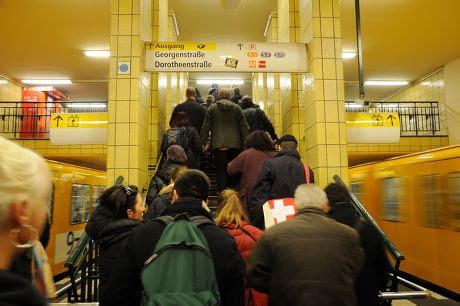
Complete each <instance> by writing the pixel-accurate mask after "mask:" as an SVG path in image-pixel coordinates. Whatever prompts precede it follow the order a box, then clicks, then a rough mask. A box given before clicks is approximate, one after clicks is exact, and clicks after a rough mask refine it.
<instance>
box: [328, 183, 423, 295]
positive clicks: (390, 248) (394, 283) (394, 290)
mask: <svg viewBox="0 0 460 306" xmlns="http://www.w3.org/2000/svg"><path fill="white" fill-rule="evenodd" d="M333 179H334V181H335V182H336V183H338V184H340V185H341V186H342V187H343V188H344V189H345V190H346V191H347V193H348V195H349V196H350V199H351V204H352V205H353V207H354V208H355V209H356V211H357V212H358V213H359V214H360V215H361V217H363V219H364V220H366V222H368V223H369V224H371V225H372V226H373V227H374V228H375V230H376V231H377V233H378V235H379V236H380V239H381V240H382V241H383V245H384V247H385V249H386V250H387V252H388V253H389V254H390V255H391V257H393V259H394V260H395V266H394V268H393V273H392V274H391V285H390V290H391V292H382V293H381V294H380V297H381V298H382V299H384V300H402V299H414V298H427V297H429V296H430V295H431V293H430V292H429V291H428V290H427V289H425V288H423V287H421V286H418V285H416V284H414V283H412V282H409V281H408V280H405V279H403V278H401V277H400V276H398V273H399V267H400V265H401V261H402V260H404V259H405V258H404V255H403V254H402V253H401V252H400V251H399V250H398V249H397V248H396V246H395V245H394V244H393V243H392V242H391V240H390V239H389V238H388V236H387V235H386V234H385V233H384V232H383V231H382V229H381V228H380V227H379V226H378V224H377V222H375V220H374V219H373V218H372V216H371V215H370V214H369V213H368V212H367V211H366V209H365V208H364V207H363V205H362V204H361V203H360V202H359V200H358V198H357V197H356V196H355V195H354V194H353V192H351V191H350V189H349V188H348V186H347V185H345V183H344V182H343V181H342V179H341V178H340V177H339V176H338V175H334V177H333ZM399 282H402V283H403V284H405V285H406V286H408V287H410V288H412V289H414V290H416V291H415V292H414V291H409V292H398V283H399Z"/></svg>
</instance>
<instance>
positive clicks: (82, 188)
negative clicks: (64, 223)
mask: <svg viewBox="0 0 460 306" xmlns="http://www.w3.org/2000/svg"><path fill="white" fill-rule="evenodd" d="M90 188H91V187H90V185H80V184H73V185H72V201H71V208H70V224H77V223H83V222H86V221H88V219H89V204H90Z"/></svg>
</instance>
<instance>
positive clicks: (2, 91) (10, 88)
mask: <svg viewBox="0 0 460 306" xmlns="http://www.w3.org/2000/svg"><path fill="white" fill-rule="evenodd" d="M0 80H5V81H7V83H6V84H0V102H14V101H21V100H22V87H21V86H19V85H17V84H15V83H13V82H10V81H9V80H6V79H3V78H1V77H0Z"/></svg>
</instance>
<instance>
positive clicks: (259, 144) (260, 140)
mask: <svg viewBox="0 0 460 306" xmlns="http://www.w3.org/2000/svg"><path fill="white" fill-rule="evenodd" d="M244 148H245V149H250V148H253V149H256V150H259V151H264V152H266V151H275V146H274V145H273V141H272V140H271V139H270V137H268V135H267V133H265V132H264V131H262V130H255V131H254V132H252V133H251V134H249V135H248V137H247V138H246V141H245V143H244Z"/></svg>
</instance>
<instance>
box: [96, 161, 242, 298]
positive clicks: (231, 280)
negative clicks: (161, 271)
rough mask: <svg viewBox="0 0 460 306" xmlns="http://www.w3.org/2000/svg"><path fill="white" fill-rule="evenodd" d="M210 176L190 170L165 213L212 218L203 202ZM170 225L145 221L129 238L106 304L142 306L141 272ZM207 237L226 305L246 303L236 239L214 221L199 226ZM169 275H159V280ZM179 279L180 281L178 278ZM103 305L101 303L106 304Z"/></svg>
mask: <svg viewBox="0 0 460 306" xmlns="http://www.w3.org/2000/svg"><path fill="white" fill-rule="evenodd" d="M209 186H210V185H209V178H208V177H207V176H206V175H205V174H204V173H203V172H201V171H199V170H187V171H185V172H184V173H182V174H181V175H180V176H179V177H178V178H177V180H176V182H175V184H174V191H173V204H172V206H171V207H170V208H168V209H167V210H166V212H165V215H170V216H175V215H178V214H182V213H187V214H188V215H189V216H205V217H207V218H209V219H210V220H212V217H211V215H210V214H209V213H208V211H207V210H206V209H204V208H203V204H204V203H205V202H207V199H208V194H209ZM165 227H166V225H165V224H164V223H163V222H161V221H153V222H150V223H146V224H143V225H141V226H139V227H138V228H136V229H135V230H133V232H132V234H131V235H130V236H129V237H128V239H127V241H126V243H125V245H124V247H123V249H122V251H121V253H120V254H119V256H118V260H117V262H116V265H115V269H114V271H113V273H112V276H111V278H110V280H109V283H108V285H107V289H106V291H105V293H106V294H105V295H104V305H120V306H123V305H130V306H131V305H133V306H134V305H136V306H138V305H140V304H141V301H142V290H143V288H142V281H141V272H142V269H143V267H144V263H145V261H146V260H147V259H148V258H149V257H150V256H151V255H152V253H153V250H154V248H155V245H156V243H157V242H158V241H159V239H160V237H161V234H162V233H163V230H164V229H165ZM199 228H200V230H201V231H202V232H203V235H204V236H205V238H206V240H207V242H208V245H209V249H210V251H211V255H212V257H213V261H214V270H215V272H216V280H217V284H218V286H219V292H220V297H221V301H222V305H224V306H240V305H241V306H243V305H244V280H243V278H244V265H243V261H242V259H241V257H240V255H239V254H238V251H237V249H236V242H235V240H234V239H233V237H232V236H230V235H229V234H228V233H227V232H225V230H223V229H221V228H219V227H217V226H216V225H214V224H203V225H200V226H199ZM164 277H167V276H166V275H158V281H160V282H161V280H162V278H164ZM178 281H179V280H178ZM104 305H101V306H104Z"/></svg>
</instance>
